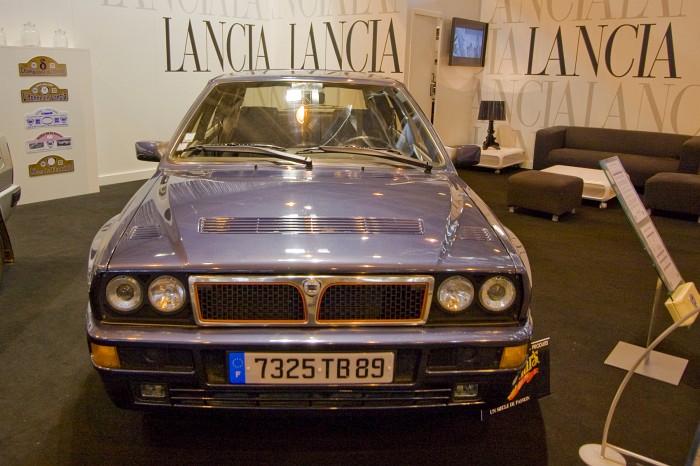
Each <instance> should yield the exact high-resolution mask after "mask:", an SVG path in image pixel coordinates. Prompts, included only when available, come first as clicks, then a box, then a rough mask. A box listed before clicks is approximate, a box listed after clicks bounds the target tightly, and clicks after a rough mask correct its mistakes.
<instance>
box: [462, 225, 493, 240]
mask: <svg viewBox="0 0 700 466" xmlns="http://www.w3.org/2000/svg"><path fill="white" fill-rule="evenodd" d="M458 235H459V239H467V240H472V241H493V237H492V236H491V233H490V232H489V230H488V229H487V228H481V227H460V228H459V232H458Z"/></svg>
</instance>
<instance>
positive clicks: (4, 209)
mask: <svg viewBox="0 0 700 466" xmlns="http://www.w3.org/2000/svg"><path fill="white" fill-rule="evenodd" d="M21 196H22V189H21V187H20V186H18V185H16V184H12V185H10V186H9V187H8V188H7V189H5V190H3V191H2V192H0V215H1V216H2V219H3V220H4V221H7V220H8V219H9V218H10V216H11V215H12V211H13V210H14V207H15V206H16V205H17V203H19V200H20V197H21Z"/></svg>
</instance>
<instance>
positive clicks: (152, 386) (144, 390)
mask: <svg viewBox="0 0 700 466" xmlns="http://www.w3.org/2000/svg"><path fill="white" fill-rule="evenodd" d="M167 392H168V386H167V385H165V384H160V383H142V384H141V398H144V399H145V398H150V399H154V398H155V399H159V400H164V399H165V397H166V396H167Z"/></svg>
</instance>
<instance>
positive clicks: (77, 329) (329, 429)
mask: <svg viewBox="0 0 700 466" xmlns="http://www.w3.org/2000/svg"><path fill="white" fill-rule="evenodd" d="M511 173H514V171H513V170H511V171H506V172H505V173H502V174H494V173H492V172H488V171H484V170H476V169H475V170H464V171H462V176H463V178H464V179H465V180H467V182H468V183H469V184H470V185H471V186H472V187H473V188H474V189H475V190H476V191H477V192H478V193H479V194H480V195H481V197H482V198H483V199H484V200H485V201H487V203H488V204H489V205H490V206H491V208H492V209H493V210H494V211H495V213H496V214H497V215H498V216H499V217H500V218H501V220H502V221H503V223H504V224H505V225H506V226H507V227H509V228H510V229H511V230H513V231H514V232H515V233H516V234H517V235H518V236H519V237H520V239H521V240H522V242H523V243H524V244H525V247H526V248H527V251H528V253H529V257H530V261H531V263H532V269H533V276H534V287H533V302H532V309H533V315H534V319H535V329H536V330H535V333H536V337H537V338H545V337H549V338H550V339H551V342H550V348H551V366H552V367H551V379H550V380H551V392H552V393H551V395H550V396H548V397H546V398H543V399H541V400H539V401H538V402H529V403H525V404H522V405H520V406H518V407H515V408H512V409H509V410H507V411H505V412H503V413H500V414H496V415H494V416H492V417H490V418H489V420H488V421H487V422H481V421H479V420H478V419H476V418H475V417H474V416H471V415H468V414H469V413H462V412H459V413H452V412H450V413H442V412H438V413H434V412H428V413H424V412H410V413H382V414H374V415H338V414H330V415H324V416H284V417H283V416H272V417H268V416H266V417H262V418H261V417H257V416H239V415H235V414H222V415H206V416H205V415H177V416H171V417H154V416H146V415H143V414H141V413H137V412H128V411H121V410H119V409H117V408H115V407H114V406H113V405H112V404H111V402H110V401H109V399H108V398H107V396H106V395H105V393H104V392H103V390H102V387H101V384H100V381H99V379H98V377H97V375H96V373H95V372H94V370H93V369H92V367H91V365H90V361H89V357H88V352H87V346H86V341H85V330H84V326H85V320H84V313H85V307H86V299H87V286H86V264H87V254H88V248H89V245H90V242H91V240H92V237H93V236H94V234H95V232H96V231H97V230H98V229H99V228H100V227H101V226H102V224H103V223H104V222H105V221H106V220H108V219H109V218H110V217H111V216H113V215H115V214H116V213H118V212H119V211H120V210H121V208H122V207H123V205H124V204H125V203H126V201H127V200H128V199H129V198H130V196H131V195H132V194H133V193H134V192H135V190H136V189H137V188H138V187H139V186H140V185H141V184H142V183H141V182H133V183H124V184H119V185H113V186H105V187H103V188H102V190H101V192H100V193H98V194H91V195H87V196H78V197H74V198H69V199H62V200H56V201H49V202H42V203H36V204H29V205H21V206H19V207H18V208H17V210H16V212H15V214H14V216H13V218H12V219H11V220H10V221H9V225H8V226H9V230H10V235H11V237H12V241H13V245H14V247H15V254H16V264H15V265H13V266H10V267H6V269H5V278H4V282H3V284H2V286H1V288H0V315H1V316H2V325H0V368H1V369H0V370H2V375H1V376H0V464H8V465H30V464H31V465H34V464H41V465H43V464H47V465H54V464H232V465H247V464H255V465H265V464H275V465H281V464H319V465H328V464H352V465H359V464H363V465H364V464H367V465H370V464H371V465H375V464H403V465H414V464H415V465H424V464H426V465H427V464H444V465H447V464H461V465H465V464H474V465H495V464H498V465H557V466H559V465H562V466H565V465H577V464H583V463H582V462H581V461H580V460H579V459H578V449H579V447H580V446H581V445H583V444H586V443H600V441H601V437H602V433H603V425H604V422H605V418H606V415H607V413H608V408H609V406H610V403H611V401H612V399H613V396H614V394H615V391H616V390H617V387H618V385H619V384H620V382H621V381H622V379H623V377H624V375H625V372H624V371H622V370H620V369H617V368H614V367H611V366H607V365H605V364H604V363H603V361H604V360H605V358H606V357H607V356H608V354H609V353H610V352H611V351H612V349H613V348H614V347H615V345H616V344H617V343H618V341H624V342H628V343H632V344H635V345H641V346H643V345H645V343H646V339H647V333H648V331H649V328H650V325H651V328H652V333H653V335H654V336H656V335H658V334H660V333H661V332H662V331H663V330H664V329H665V328H666V327H668V326H669V325H670V324H671V323H672V320H671V318H670V316H669V314H668V313H666V312H665V311H663V312H662V313H661V314H659V315H658V316H657V318H656V319H655V320H654V322H653V323H652V322H650V316H651V306H652V302H653V297H654V289H655V284H656V274H655V272H654V270H653V268H652V266H651V262H650V260H649V259H648V257H647V256H646V253H645V252H644V251H643V249H642V248H641V245H640V243H639V241H638V240H637V238H636V236H635V234H634V232H633V231H632V229H631V227H630V226H629V223H628V222H627V220H626V218H625V215H624V212H623V211H622V209H621V207H620V205H619V203H617V202H616V201H612V202H611V203H610V206H609V208H608V209H599V208H598V206H597V204H596V203H592V202H587V201H584V204H583V206H582V207H581V209H579V210H577V212H576V214H574V215H566V216H563V217H562V219H561V220H560V221H559V222H552V221H551V220H549V218H548V217H547V216H545V215H541V214H537V213H534V212H516V213H509V212H508V210H507V206H506V180H507V177H508V176H509V175H510V174H511ZM654 223H655V224H656V226H657V229H658V230H659V232H660V233H661V236H662V237H663V239H664V240H665V242H666V245H667V247H668V249H669V251H670V253H671V254H672V256H673V258H674V259H675V262H676V264H677V266H678V268H679V269H680V271H681V273H682V274H683V276H684V278H685V280H686V281H694V282H695V283H696V284H700V225H698V224H697V223H695V221H694V219H688V218H678V217H670V216H655V217H654ZM699 327H700V324H697V323H696V324H695V325H694V326H692V327H691V328H690V329H679V330H678V331H677V332H675V333H673V334H672V335H671V336H670V337H669V338H668V339H667V340H666V341H664V342H663V343H662V344H661V345H660V346H659V347H658V348H657V349H658V351H660V352H663V353H667V354H671V355H674V356H678V357H681V358H685V359H688V360H689V363H688V367H687V369H686V371H685V373H684V376H683V378H682V380H681V382H680V384H679V385H678V386H674V385H670V384H666V383H663V382H659V381H656V380H653V379H649V378H646V377H641V376H635V377H633V378H632V381H631V383H630V384H629V386H628V387H627V389H626V391H625V392H624V394H623V396H622V399H621V401H620V403H619V406H618V409H617V411H616V413H615V417H614V418H613V422H612V426H611V429H610V436H609V439H608V440H609V441H610V443H612V444H615V445H617V446H620V447H622V448H626V449H627V450H631V451H634V452H637V453H639V454H642V455H644V456H647V457H650V458H653V459H655V460H657V461H661V462H664V463H667V464H671V465H683V464H684V463H685V460H686V458H687V456H688V451H689V449H690V447H691V443H692V441H693V436H694V434H695V431H696V429H697V427H698V421H699V420H700V348H699V345H698V342H699V341H700V339H699V335H700V334H699V332H700V330H699ZM628 464H635V462H630V463H628Z"/></svg>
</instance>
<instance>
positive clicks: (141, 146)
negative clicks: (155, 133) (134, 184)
mask: <svg viewBox="0 0 700 466" xmlns="http://www.w3.org/2000/svg"><path fill="white" fill-rule="evenodd" d="M160 157H161V154H160V143H158V142H157V141H139V142H137V143H136V158H137V159H139V160H143V161H144V162H160Z"/></svg>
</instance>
